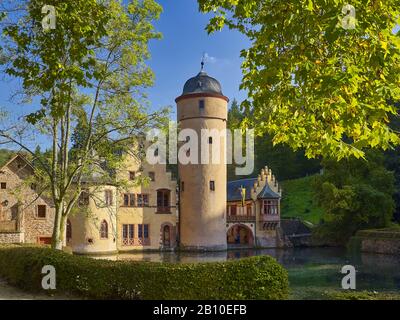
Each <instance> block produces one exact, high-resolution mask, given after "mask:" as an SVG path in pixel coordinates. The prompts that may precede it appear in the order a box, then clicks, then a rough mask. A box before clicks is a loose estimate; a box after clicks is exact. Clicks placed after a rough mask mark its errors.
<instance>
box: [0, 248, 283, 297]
mask: <svg viewBox="0 0 400 320" xmlns="http://www.w3.org/2000/svg"><path fill="white" fill-rule="evenodd" d="M45 265H51V266H54V267H55V270H56V279H57V285H56V286H57V289H56V292H57V293H68V294H73V295H77V296H81V297H87V298H94V299H144V300H154V299H155V300H164V299H173V300H176V299H183V300H184V299H194V300H198V299H218V300H230V299H263V300H264V299H265V300H268V299H285V298H287V296H288V293H289V284H288V275H287V272H286V270H285V269H284V268H283V267H282V266H281V265H280V264H279V263H277V262H276V260H275V259H273V258H272V257H269V256H258V257H250V258H244V259H240V260H233V261H228V262H223V263H222V262H221V263H220V262H210V263H195V264H185V263H184V264H171V263H152V262H132V261H129V262H128V261H107V260H95V259H91V258H88V257H84V256H73V255H70V254H67V253H64V252H60V251H54V250H51V249H48V248H42V247H40V248H39V247H26V246H3V247H0V276H1V277H3V278H5V279H6V280H7V281H8V283H10V284H11V285H14V286H17V287H19V288H22V289H24V290H27V291H36V292H41V291H43V289H42V287H41V282H42V277H43V274H42V273H41V271H42V267H43V266H45Z"/></svg>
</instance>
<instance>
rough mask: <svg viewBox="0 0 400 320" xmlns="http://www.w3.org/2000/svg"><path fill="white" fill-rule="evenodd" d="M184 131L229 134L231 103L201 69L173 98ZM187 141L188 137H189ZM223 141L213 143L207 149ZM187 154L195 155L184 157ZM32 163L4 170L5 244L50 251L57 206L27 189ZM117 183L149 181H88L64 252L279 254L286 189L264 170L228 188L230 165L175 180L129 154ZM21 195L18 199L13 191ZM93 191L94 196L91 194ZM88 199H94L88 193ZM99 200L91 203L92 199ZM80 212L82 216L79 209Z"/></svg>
mask: <svg viewBox="0 0 400 320" xmlns="http://www.w3.org/2000/svg"><path fill="white" fill-rule="evenodd" d="M175 101H176V104H177V117H178V119H177V120H178V124H179V128H180V130H182V129H185V128H190V129H192V130H194V131H196V133H198V135H200V134H201V132H200V131H201V129H204V128H206V129H217V130H224V129H226V125H227V111H228V101H229V100H228V98H227V97H225V96H224V95H223V94H222V89H221V85H220V83H219V82H218V81H217V80H216V79H214V78H212V77H210V76H208V75H207V74H206V73H205V72H203V70H202V71H201V72H200V73H199V74H198V75H197V76H195V77H193V78H191V79H189V80H188V81H187V82H186V83H185V85H184V89H183V93H182V94H181V95H180V96H179V97H178V98H176V100H175ZM188 138H189V137H188ZM215 143H219V144H220V145H219V147H220V150H221V151H220V152H221V156H222V157H224V156H225V154H226V144H225V143H224V141H223V139H219V141H218V140H217V139H213V137H209V138H208V144H209V147H210V148H211V147H212V144H215ZM186 152H190V150H187V151H186ZM33 172H34V170H33V167H32V164H31V163H30V162H29V161H28V160H27V159H25V158H24V157H23V156H22V155H19V154H18V155H15V156H14V157H13V158H12V159H10V160H9V161H8V162H7V163H6V164H5V165H4V166H3V167H2V168H1V169H0V243H40V244H49V243H50V241H51V235H52V231H53V222H54V207H53V205H52V203H51V201H50V200H49V199H46V198H45V197H44V196H42V195H40V194H38V193H37V192H36V189H35V186H33V185H31V186H28V185H27V184H26V183H24V181H25V182H26V181H28V180H29V177H30V176H31V175H33ZM116 174H117V178H118V177H119V178H121V179H122V178H124V179H128V180H134V179H135V178H136V177H137V175H145V176H147V177H149V178H150V179H149V180H150V182H149V184H146V185H138V186H132V187H129V188H127V190H123V191H121V190H117V188H116V187H115V186H113V185H104V184H101V183H99V182H98V181H96V176H95V175H92V176H90V177H86V178H85V179H84V180H83V183H84V184H85V187H86V188H87V190H88V193H87V194H85V192H83V193H82V194H81V197H80V199H79V204H78V209H79V208H82V210H81V211H82V212H81V213H78V214H74V215H71V216H70V217H69V218H68V220H67V225H66V227H65V237H64V238H65V243H64V244H65V246H68V247H70V248H71V250H72V251H73V252H75V253H80V254H100V253H113V252H123V251H133V250H172V249H175V248H177V247H179V248H180V249H182V250H201V251H206V250H209V251H214V250H225V249H227V248H230V247H279V246H282V245H283V244H282V239H281V238H282V237H281V235H280V198H281V190H280V187H279V185H278V182H277V181H276V179H275V177H274V175H273V174H272V172H271V170H270V169H268V168H267V167H265V168H264V169H262V170H261V172H260V173H259V175H258V177H257V178H249V179H242V180H236V181H230V182H227V171H226V164H225V162H224V161H221V162H220V163H210V164H192V163H188V164H181V163H179V165H178V176H179V179H178V181H176V180H174V179H173V177H172V175H171V173H170V172H168V171H167V168H166V165H165V164H154V165H150V164H149V163H147V162H146V161H139V160H137V159H136V158H134V157H132V156H129V155H125V156H124V165H123V166H122V167H121V169H120V170H118V171H117V173H116ZM17 189H18V190H19V192H18V194H17V193H16V192H14V191H15V190H17ZM89 191H90V192H89ZM89 193H90V194H91V196H90V197H89V196H88V194H89ZM92 195H94V196H92ZM78 211H79V210H78Z"/></svg>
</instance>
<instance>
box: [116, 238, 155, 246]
mask: <svg viewBox="0 0 400 320" xmlns="http://www.w3.org/2000/svg"><path fill="white" fill-rule="evenodd" d="M122 245H123V246H149V245H150V238H134V239H128V238H125V239H122Z"/></svg>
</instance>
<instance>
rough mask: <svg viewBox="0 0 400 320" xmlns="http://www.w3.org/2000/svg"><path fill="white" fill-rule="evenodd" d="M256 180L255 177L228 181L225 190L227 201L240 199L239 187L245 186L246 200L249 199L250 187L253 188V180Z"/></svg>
mask: <svg viewBox="0 0 400 320" xmlns="http://www.w3.org/2000/svg"><path fill="white" fill-rule="evenodd" d="M256 181H257V178H249V179H241V180H234V181H228V184H227V190H226V191H227V194H226V196H227V200H228V201H235V200H242V195H241V193H240V188H246V200H249V199H251V188H253V186H254V182H256Z"/></svg>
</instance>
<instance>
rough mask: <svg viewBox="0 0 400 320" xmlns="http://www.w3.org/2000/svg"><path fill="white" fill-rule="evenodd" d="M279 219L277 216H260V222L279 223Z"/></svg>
mask: <svg viewBox="0 0 400 320" xmlns="http://www.w3.org/2000/svg"><path fill="white" fill-rule="evenodd" d="M280 220H281V217H280V216H279V214H261V215H260V222H279V221H280Z"/></svg>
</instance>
